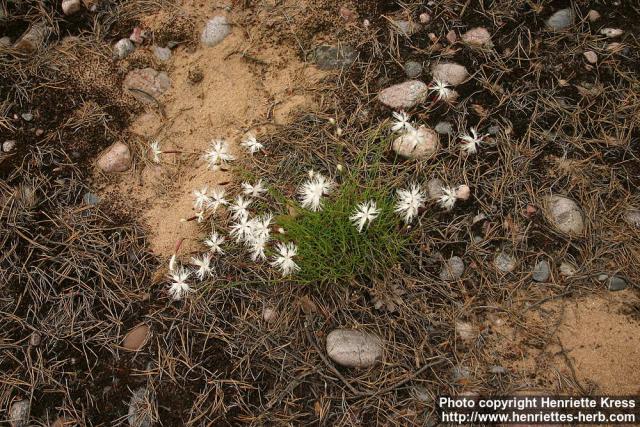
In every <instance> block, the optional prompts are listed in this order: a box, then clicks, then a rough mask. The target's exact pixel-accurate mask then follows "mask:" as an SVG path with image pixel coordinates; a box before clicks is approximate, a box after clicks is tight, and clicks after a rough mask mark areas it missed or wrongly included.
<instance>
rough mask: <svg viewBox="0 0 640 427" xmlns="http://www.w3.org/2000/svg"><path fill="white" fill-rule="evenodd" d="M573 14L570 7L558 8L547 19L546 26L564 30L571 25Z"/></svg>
mask: <svg viewBox="0 0 640 427" xmlns="http://www.w3.org/2000/svg"><path fill="white" fill-rule="evenodd" d="M574 19H575V14H574V13H573V10H571V9H560V10H559V11H557V12H555V13H554V14H553V15H551V16H550V17H549V19H547V27H549V28H550V29H552V30H555V31H559V30H564V29H565V28H567V27H570V26H571V25H573V21H574Z"/></svg>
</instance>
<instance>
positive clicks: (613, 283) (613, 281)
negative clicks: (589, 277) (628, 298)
mask: <svg viewBox="0 0 640 427" xmlns="http://www.w3.org/2000/svg"><path fill="white" fill-rule="evenodd" d="M608 288H609V290H610V291H613V292H615V291H621V290H623V289H626V288H627V282H626V281H625V280H624V279H623V278H621V277H618V276H613V277H610V278H609V283H608Z"/></svg>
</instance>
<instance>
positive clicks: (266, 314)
mask: <svg viewBox="0 0 640 427" xmlns="http://www.w3.org/2000/svg"><path fill="white" fill-rule="evenodd" d="M277 318H278V312H277V311H276V310H274V309H273V308H271V307H265V308H264V310H262V320H264V321H265V322H267V323H272V322H274V321H275V320H276V319H277Z"/></svg>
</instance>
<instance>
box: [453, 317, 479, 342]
mask: <svg viewBox="0 0 640 427" xmlns="http://www.w3.org/2000/svg"><path fill="white" fill-rule="evenodd" d="M477 332H478V331H477V330H476V328H475V327H474V326H473V325H472V324H471V323H469V322H462V321H460V320H458V321H457V322H456V333H457V334H458V336H459V337H460V339H461V340H462V341H464V342H466V343H470V342H473V340H475V339H476V336H477Z"/></svg>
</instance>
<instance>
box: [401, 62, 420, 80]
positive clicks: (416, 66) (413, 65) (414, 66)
mask: <svg viewBox="0 0 640 427" xmlns="http://www.w3.org/2000/svg"><path fill="white" fill-rule="evenodd" d="M404 73H405V74H406V75H407V77H409V78H410V79H415V78H417V77H419V76H420V74H422V64H421V63H419V62H416V61H407V62H406V63H405V64H404Z"/></svg>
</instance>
